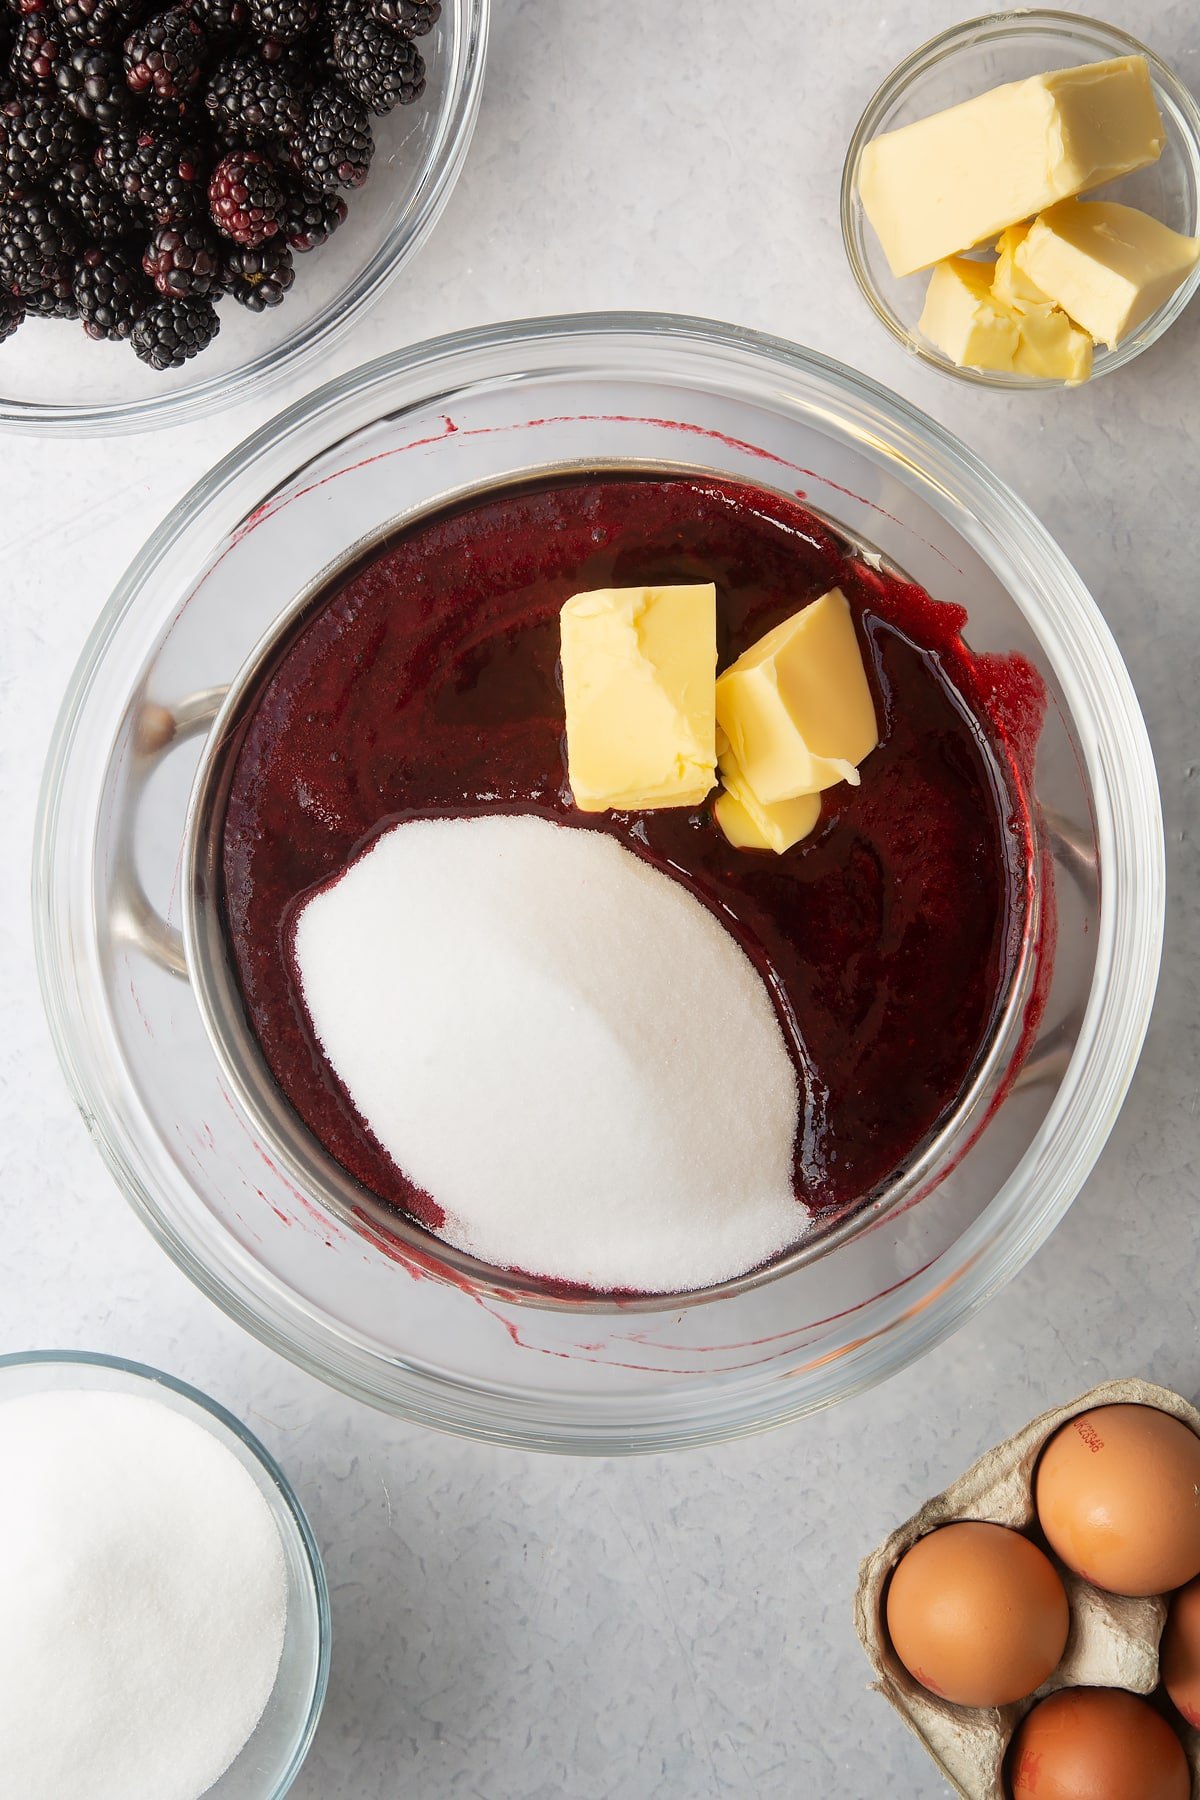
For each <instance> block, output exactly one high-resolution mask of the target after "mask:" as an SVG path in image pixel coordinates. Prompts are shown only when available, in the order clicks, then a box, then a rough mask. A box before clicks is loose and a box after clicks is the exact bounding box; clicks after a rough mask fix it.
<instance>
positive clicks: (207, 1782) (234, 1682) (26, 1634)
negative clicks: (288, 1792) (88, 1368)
mask: <svg viewBox="0 0 1200 1800" xmlns="http://www.w3.org/2000/svg"><path fill="white" fill-rule="evenodd" d="M0 1470H3V1478H2V1479H0V1596H3V1598H2V1600H0V1611H2V1616H3V1630H2V1631H0V1793H3V1794H4V1795H5V1796H11V1800H199V1796H200V1795H201V1794H204V1793H206V1792H207V1791H208V1789H209V1788H211V1787H212V1786H213V1784H214V1783H215V1782H217V1781H218V1780H219V1779H220V1777H221V1776H222V1775H223V1774H224V1772H225V1770H226V1769H227V1768H228V1767H229V1765H230V1764H231V1763H232V1762H233V1760H234V1758H235V1757H236V1756H237V1754H238V1752H239V1751H240V1750H241V1749H242V1748H243V1746H244V1745H245V1743H246V1740H247V1739H248V1738H249V1736H250V1734H251V1733H252V1732H253V1730H254V1728H255V1726H256V1725H257V1724H258V1721H259V1719H260V1718H261V1717H262V1714H263V1711H264V1710H265V1708H266V1705H267V1702H268V1700H269V1699H270V1697H271V1692H272V1689H273V1688H274V1685H275V1678H276V1675H277V1673H278V1670H279V1661H280V1656H281V1653H282V1649H283V1639H284V1629H285V1625H286V1618H287V1573H286V1567H285V1563H284V1555H283V1546H282V1543H281V1540H280V1536H279V1532H278V1529H277V1528H276V1525H275V1521H274V1519H273V1518H272V1517H271V1513H270V1509H269V1507H268V1506H267V1503H266V1501H265V1500H264V1499H263V1497H262V1495H261V1494H260V1492H259V1490H258V1488H257V1487H256V1486H255V1484H254V1482H253V1480H252V1479H251V1477H250V1475H249V1474H247V1472H246V1470H245V1469H244V1468H243V1467H242V1466H241V1464H240V1463H239V1462H238V1461H237V1459H236V1457H235V1456H234V1455H233V1454H232V1453H231V1452H230V1451H229V1450H227V1449H226V1447H225V1446H224V1445H223V1444H222V1443H220V1442H219V1441H218V1440H217V1439H216V1438H215V1437H214V1436H212V1434H211V1433H209V1432H208V1431H205V1430H204V1429H203V1428H202V1427H201V1426H200V1425H197V1424H195V1423H194V1422H193V1421H192V1420H190V1419H188V1418H184V1417H182V1416H181V1415H180V1414H179V1413H176V1412H174V1411H172V1410H171V1409H170V1407H168V1406H167V1405H165V1404H163V1403H162V1402H159V1401H157V1400H151V1399H143V1398H141V1397H139V1396H137V1395H133V1394H123V1393H108V1392H102V1391H97V1390H88V1391H79V1392H68V1391H62V1392H51V1393H42V1394H28V1395H23V1396H22V1397H21V1398H19V1399H15V1400H10V1401H6V1402H5V1403H4V1404H2V1405H0Z"/></svg>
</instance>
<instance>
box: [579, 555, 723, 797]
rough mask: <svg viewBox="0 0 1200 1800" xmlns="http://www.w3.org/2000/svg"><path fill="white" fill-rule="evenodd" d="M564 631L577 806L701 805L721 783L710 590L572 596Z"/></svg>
mask: <svg viewBox="0 0 1200 1800" xmlns="http://www.w3.org/2000/svg"><path fill="white" fill-rule="evenodd" d="M560 632H561V646H562V675H563V697H564V700H565V702H566V711H567V776H568V779H569V781H570V783H571V792H572V793H573V794H574V796H575V804H576V805H577V806H578V807H580V808H581V809H582V811H584V812H604V811H606V810H607V809H609V808H613V809H614V810H617V811H620V812H640V811H644V810H648V809H650V808H652V807H656V806H695V805H697V804H698V803H699V802H700V801H701V800H703V799H704V797H705V795H706V794H707V793H709V791H710V790H711V789H712V787H713V786H714V784H715V781H716V760H717V752H716V716H715V686H714V683H715V677H716V667H717V594H716V588H715V587H714V586H713V584H712V583H711V582H700V583H696V584H694V585H689V586H681V587H637V588H599V589H596V590H595V591H594V592H592V593H587V594H575V595H573V596H572V598H571V599H570V600H568V601H567V602H566V604H565V605H564V606H563V608H562V612H561V615H560Z"/></svg>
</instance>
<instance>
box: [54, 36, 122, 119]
mask: <svg viewBox="0 0 1200 1800" xmlns="http://www.w3.org/2000/svg"><path fill="white" fill-rule="evenodd" d="M54 82H55V86H56V87H57V88H58V91H59V93H60V94H61V95H62V96H63V98H64V100H66V102H67V104H68V105H69V106H73V107H74V108H75V111H76V112H77V113H78V114H79V116H80V118H81V119H83V120H85V121H86V122H87V124H89V125H96V126H98V127H99V129H100V130H101V131H115V130H116V129H117V127H118V126H119V125H120V123H121V120H122V119H123V118H124V116H125V114H126V113H127V111H128V110H129V104H130V100H129V89H128V88H127V87H126V85H125V71H124V69H123V68H122V67H121V59H120V57H119V56H118V55H117V54H116V53H115V51H112V50H104V49H100V48H98V47H97V46H95V45H93V44H81V45H80V46H79V48H78V49H77V50H73V51H72V52H71V54H70V55H69V56H65V57H63V56H60V57H59V58H58V60H57V62H56V63H55V65H54Z"/></svg>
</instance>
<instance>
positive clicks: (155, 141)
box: [96, 125, 205, 225]
mask: <svg viewBox="0 0 1200 1800" xmlns="http://www.w3.org/2000/svg"><path fill="white" fill-rule="evenodd" d="M96 166H97V168H98V169H99V170H100V173H101V174H102V175H103V176H104V178H105V180H107V181H108V182H109V183H110V184H111V185H112V186H113V187H114V188H115V189H116V191H117V193H119V194H121V195H123V197H124V198H125V199H126V200H127V201H128V202H130V203H131V204H132V205H135V206H138V207H140V208H141V209H142V211H143V212H145V213H146V214H148V215H149V217H150V218H151V219H153V221H154V223H155V224H156V225H176V224H178V222H179V220H180V219H190V218H192V217H193V216H194V215H195V214H196V212H198V211H199V209H200V207H201V205H202V204H203V199H204V193H205V187H204V162H203V159H202V157H201V155H200V152H199V150H197V149H196V147H195V145H194V144H191V143H187V142H184V141H182V140H181V139H179V138H177V137H175V136H173V135H172V134H171V133H170V132H168V131H166V130H164V129H162V128H161V127H160V126H158V125H146V126H144V127H143V128H142V130H140V131H139V132H138V133H137V134H136V136H133V135H129V134H125V133H122V134H121V135H120V136H117V137H112V138H109V139H107V140H106V142H104V143H102V144H101V146H100V148H99V150H98V151H97V152H96Z"/></svg>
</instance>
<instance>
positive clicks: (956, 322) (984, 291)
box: [919, 256, 1021, 369]
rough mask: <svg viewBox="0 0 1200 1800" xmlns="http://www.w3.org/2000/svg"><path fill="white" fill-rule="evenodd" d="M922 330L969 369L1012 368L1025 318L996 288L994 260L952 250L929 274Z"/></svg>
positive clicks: (955, 361) (953, 360) (957, 362)
mask: <svg viewBox="0 0 1200 1800" xmlns="http://www.w3.org/2000/svg"><path fill="white" fill-rule="evenodd" d="M919 330H920V331H921V333H922V334H923V336H925V337H927V338H928V339H929V341H930V343H931V344H936V345H937V347H938V349H939V350H942V351H944V352H945V354H946V355H947V356H948V357H949V358H950V360H951V362H952V363H955V364H957V366H958V367H959V368H960V369H962V368H967V369H1011V368H1012V367H1013V365H1014V363H1015V361H1016V355H1017V346H1018V343H1019V342H1020V336H1021V324H1020V320H1019V319H1018V317H1017V315H1016V313H1015V312H1014V310H1013V308H1012V307H1011V306H1009V305H1007V304H1006V303H1005V302H1004V301H1003V300H1000V299H997V298H996V296H995V294H994V293H993V291H992V267H991V264H990V263H981V262H971V261H970V260H969V259H968V258H967V257H965V256H949V257H947V258H946V260H945V262H940V263H939V264H938V265H937V267H936V269H934V271H933V274H932V275H931V276H930V277H929V288H928V290H927V292H926V295H925V306H924V310H923V311H922V313H921V318H920V322H919Z"/></svg>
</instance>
